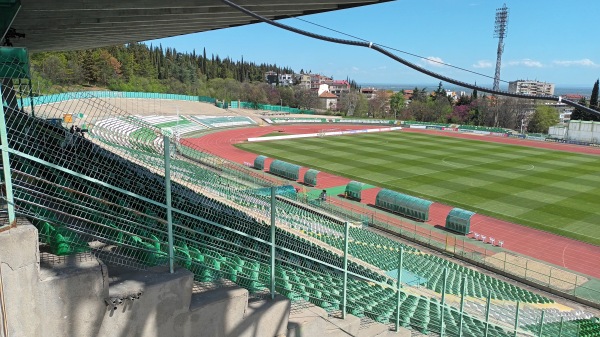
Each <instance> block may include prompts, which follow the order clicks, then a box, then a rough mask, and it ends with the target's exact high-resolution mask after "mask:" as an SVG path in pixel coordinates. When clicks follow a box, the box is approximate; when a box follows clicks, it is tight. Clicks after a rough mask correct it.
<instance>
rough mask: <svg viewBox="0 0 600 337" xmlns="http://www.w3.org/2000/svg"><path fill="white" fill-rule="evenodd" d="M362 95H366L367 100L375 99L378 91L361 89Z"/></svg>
mask: <svg viewBox="0 0 600 337" xmlns="http://www.w3.org/2000/svg"><path fill="white" fill-rule="evenodd" d="M360 93H361V94H363V95H365V97H366V98H367V99H373V98H375V96H376V95H377V89H375V88H361V89H360Z"/></svg>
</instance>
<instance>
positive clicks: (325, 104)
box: [319, 91, 338, 110]
mask: <svg viewBox="0 0 600 337" xmlns="http://www.w3.org/2000/svg"><path fill="white" fill-rule="evenodd" d="M337 100H338V97H337V96H336V95H334V94H332V93H330V92H329V91H324V92H322V93H321V94H320V95H319V105H320V106H321V108H322V109H326V110H335V109H337Z"/></svg>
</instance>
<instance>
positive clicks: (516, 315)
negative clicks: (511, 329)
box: [514, 301, 521, 337]
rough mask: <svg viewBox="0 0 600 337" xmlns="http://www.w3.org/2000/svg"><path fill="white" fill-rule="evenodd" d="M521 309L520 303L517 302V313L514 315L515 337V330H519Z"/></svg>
mask: <svg viewBox="0 0 600 337" xmlns="http://www.w3.org/2000/svg"><path fill="white" fill-rule="evenodd" d="M520 307H521V301H517V312H516V313H515V334H514V336H515V337H517V330H518V329H519V308H520Z"/></svg>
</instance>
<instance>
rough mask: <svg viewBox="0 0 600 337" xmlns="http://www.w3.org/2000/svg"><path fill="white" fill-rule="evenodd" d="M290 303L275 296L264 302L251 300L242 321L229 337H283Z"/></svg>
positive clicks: (286, 299) (279, 296) (281, 297)
mask: <svg viewBox="0 0 600 337" xmlns="http://www.w3.org/2000/svg"><path fill="white" fill-rule="evenodd" d="M290 307H291V302H290V300H289V299H288V298H286V297H284V296H281V295H276V296H275V298H274V299H271V298H270V297H269V298H268V299H266V300H251V301H249V302H248V309H247V310H246V315H245V316H244V320H243V321H242V322H240V324H239V325H238V327H237V328H236V329H234V330H233V331H232V332H231V334H230V336H240V337H256V336H268V337H275V336H285V333H286V331H287V326H288V319H289V316H290Z"/></svg>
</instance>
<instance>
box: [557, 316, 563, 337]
mask: <svg viewBox="0 0 600 337" xmlns="http://www.w3.org/2000/svg"><path fill="white" fill-rule="evenodd" d="M564 322H565V317H564V316H560V326H559V327H558V337H562V331H563V324H564Z"/></svg>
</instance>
